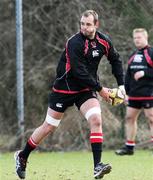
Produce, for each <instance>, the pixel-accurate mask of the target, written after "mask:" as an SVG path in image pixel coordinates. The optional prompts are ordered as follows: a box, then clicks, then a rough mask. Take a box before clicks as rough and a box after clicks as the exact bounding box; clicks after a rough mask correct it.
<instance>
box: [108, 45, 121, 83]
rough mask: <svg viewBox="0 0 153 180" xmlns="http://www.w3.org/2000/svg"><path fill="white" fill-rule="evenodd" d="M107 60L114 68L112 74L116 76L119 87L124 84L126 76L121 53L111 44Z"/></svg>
mask: <svg viewBox="0 0 153 180" xmlns="http://www.w3.org/2000/svg"><path fill="white" fill-rule="evenodd" d="M107 59H108V60H109V61H110V64H111V66H112V74H113V75H114V76H115V78H116V80H117V84H118V85H123V84H124V74H123V67H122V61H121V59H120V56H119V53H118V52H117V51H116V49H115V48H114V47H113V46H112V44H111V43H110V49H109V52H108V56H107Z"/></svg>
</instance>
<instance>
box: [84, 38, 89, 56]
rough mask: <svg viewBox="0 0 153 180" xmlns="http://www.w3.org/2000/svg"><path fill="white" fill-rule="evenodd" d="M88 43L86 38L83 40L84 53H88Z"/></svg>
mask: <svg viewBox="0 0 153 180" xmlns="http://www.w3.org/2000/svg"><path fill="white" fill-rule="evenodd" d="M88 43H89V41H88V40H87V39H86V41H85V48H84V55H86V54H87V53H88V49H89V47H88Z"/></svg>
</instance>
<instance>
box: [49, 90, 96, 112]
mask: <svg viewBox="0 0 153 180" xmlns="http://www.w3.org/2000/svg"><path fill="white" fill-rule="evenodd" d="M91 98H97V94H96V92H93V91H86V92H80V93H77V94H63V93H57V92H51V93H50V94H49V102H48V104H49V105H48V106H49V107H50V108H51V109H53V110H55V111H57V112H64V111H65V110H66V109H67V108H68V107H69V106H73V105H74V104H75V105H76V106H77V107H78V109H80V107H81V105H82V104H83V103H84V102H85V101H87V100H88V99H91Z"/></svg>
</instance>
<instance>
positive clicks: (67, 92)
mask: <svg viewBox="0 0 153 180" xmlns="http://www.w3.org/2000/svg"><path fill="white" fill-rule="evenodd" d="M52 90H53V91H54V92H58V93H63V94H77V93H80V92H84V91H89V88H86V89H82V90H80V91H71V90H69V91H68V90H61V89H55V88H54V87H53V88H52Z"/></svg>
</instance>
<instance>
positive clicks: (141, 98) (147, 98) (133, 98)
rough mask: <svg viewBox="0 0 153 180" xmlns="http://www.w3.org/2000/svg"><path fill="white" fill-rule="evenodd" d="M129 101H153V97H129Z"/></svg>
mask: <svg viewBox="0 0 153 180" xmlns="http://www.w3.org/2000/svg"><path fill="white" fill-rule="evenodd" d="M128 99H129V100H153V97H150V96H148V97H128Z"/></svg>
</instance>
